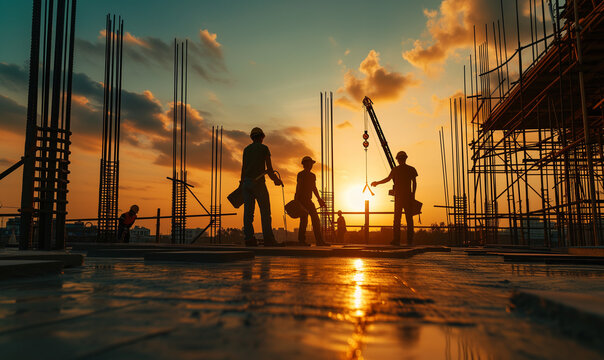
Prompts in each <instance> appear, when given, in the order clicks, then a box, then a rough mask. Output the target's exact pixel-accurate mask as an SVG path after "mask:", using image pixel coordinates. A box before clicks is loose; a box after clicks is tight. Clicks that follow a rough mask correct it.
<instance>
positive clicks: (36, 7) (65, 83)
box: [11, 0, 76, 250]
mask: <svg viewBox="0 0 604 360" xmlns="http://www.w3.org/2000/svg"><path fill="white" fill-rule="evenodd" d="M42 3H44V12H43V15H42ZM75 17H76V0H71V1H69V0H59V1H56V2H53V1H44V2H42V1H41V0H34V1H33V14H32V36H31V53H30V61H29V91H28V105H27V123H26V133H25V151H24V155H23V158H22V159H21V161H20V162H19V163H17V164H15V166H13V167H11V169H12V170H11V171H13V170H14V169H16V168H18V167H19V166H20V164H22V165H23V183H22V192H21V209H20V211H21V222H20V236H21V238H20V241H19V247H20V248H21V249H32V248H37V249H43V250H50V249H63V248H64V247H65V236H66V234H65V217H66V215H67V210H66V207H67V185H68V183H69V181H68V179H67V177H68V174H69V170H68V166H69V154H70V151H69V146H70V144H71V140H70V137H71V131H70V127H71V93H72V79H73V50H74V38H75ZM41 32H42V36H40V35H41ZM41 40H42V41H41ZM40 55H42V56H40ZM38 116H39V119H38Z"/></svg>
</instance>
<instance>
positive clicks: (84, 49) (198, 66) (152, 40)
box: [75, 30, 227, 82]
mask: <svg viewBox="0 0 604 360" xmlns="http://www.w3.org/2000/svg"><path fill="white" fill-rule="evenodd" d="M216 38H217V35H216V34H213V33H211V32H209V31H208V30H200V32H199V39H198V40H189V45H188V46H189V59H188V61H189V66H190V69H191V70H193V72H195V73H197V74H199V75H200V76H202V77H203V78H204V79H206V80H209V81H218V82H225V81H227V80H226V79H225V78H224V76H223V75H224V73H226V72H227V67H226V64H225V62H224V57H223V53H222V44H220V43H219V42H218V41H217V40H216ZM75 51H76V53H77V54H78V55H79V56H84V57H86V58H88V60H89V61H95V62H98V61H102V59H104V54H105V30H102V31H101V32H100V36H99V37H98V38H97V39H96V40H94V41H88V40H84V39H79V38H78V39H76V44H75ZM124 58H125V59H126V60H131V61H132V62H134V63H136V64H142V65H144V66H156V65H159V66H161V67H164V68H168V69H172V66H173V59H174V42H173V41H168V42H166V41H163V40H161V39H159V38H156V37H151V36H148V37H135V36H134V35H132V34H130V33H128V32H127V33H126V34H125V35H124Z"/></svg>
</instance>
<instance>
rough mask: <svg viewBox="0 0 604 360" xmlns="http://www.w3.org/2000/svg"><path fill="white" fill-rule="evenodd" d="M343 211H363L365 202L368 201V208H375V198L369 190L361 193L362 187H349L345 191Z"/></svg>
mask: <svg viewBox="0 0 604 360" xmlns="http://www.w3.org/2000/svg"><path fill="white" fill-rule="evenodd" d="M344 194H345V198H344V199H343V200H344V201H343V203H344V206H345V208H344V209H342V210H344V211H365V200H369V208H370V209H371V208H372V207H374V206H375V204H376V202H377V196H372V195H371V193H370V192H369V190H365V192H363V186H360V185H359V186H349V187H348V189H346V191H345V193H344Z"/></svg>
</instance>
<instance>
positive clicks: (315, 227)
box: [308, 202, 323, 244]
mask: <svg viewBox="0 0 604 360" xmlns="http://www.w3.org/2000/svg"><path fill="white" fill-rule="evenodd" d="M308 214H309V215H310V220H311V221H312V231H313V232H314V233H315V242H316V243H317V244H322V243H323V234H321V220H319V214H317V209H315V204H313V203H312V202H311V203H310V206H309V209H308Z"/></svg>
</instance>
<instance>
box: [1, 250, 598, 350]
mask: <svg viewBox="0 0 604 360" xmlns="http://www.w3.org/2000/svg"><path fill="white" fill-rule="evenodd" d="M515 288H531V289H554V290H568V291H579V292H591V291H603V290H604V269H602V268H599V267H593V266H585V267H581V266H556V265H539V264H531V265H514V264H509V263H504V262H502V261H501V260H500V258H496V257H467V256H465V255H463V254H462V253H457V252H453V253H449V254H425V255H420V256H416V257H414V258H411V259H404V260H402V259H399V260H397V259H354V258H318V259H317V258H293V257H258V258H256V259H255V260H251V261H241V262H237V263H230V264H206V265H199V264H196V265H192V264H191V265H183V264H174V263H165V264H153V265H146V264H145V263H144V262H143V261H139V260H124V259H87V261H86V265H85V266H84V267H83V268H81V269H68V270H66V271H65V273H64V274H63V275H61V276H53V277H44V278H35V279H22V280H14V281H12V280H11V281H5V282H2V283H0V349H2V350H3V351H2V352H3V354H9V356H8V357H7V358H19V359H29V358H32V359H33V358H39V357H40V356H44V357H47V358H57V359H59V358H61V359H69V358H107V359H120V358H123V359H132V358H152V359H154V358H179V359H180V358H184V359H187V358H191V359H194V358H206V359H207V358H209V359H213V358H216V359H222V358H257V359H266V358H288V359H294V358H312V359H333V358H345V359H361V358H365V359H388V358H403V359H435V358H444V359H484V358H486V359H490V358H497V359H499V358H514V359H517V358H554V359H555V358H560V359H563V358H570V357H572V358H581V359H591V358H594V359H596V358H600V357H601V356H602V355H601V354H598V353H597V352H595V350H592V349H590V348H588V347H586V346H584V345H582V344H580V343H578V342H576V341H575V340H572V339H569V338H566V337H565V336H563V335H562V334H558V333H556V331H554V330H552V329H551V328H550V327H548V326H547V325H546V324H541V323H539V322H538V321H532V320H530V319H528V318H526V317H523V316H520V315H518V314H515V313H513V312H509V311H507V307H508V304H509V295H510V293H511V291H512V290H513V289H515ZM33 339H35V341H33ZM32 344H36V346H32ZM2 358H4V356H3V357H2Z"/></svg>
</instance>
